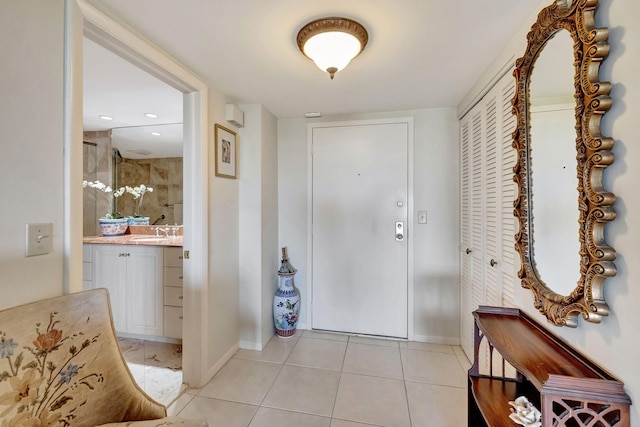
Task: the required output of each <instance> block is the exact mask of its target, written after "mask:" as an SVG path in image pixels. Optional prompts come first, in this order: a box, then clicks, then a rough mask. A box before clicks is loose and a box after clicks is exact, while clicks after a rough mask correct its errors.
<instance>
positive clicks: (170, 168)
mask: <svg viewBox="0 0 640 427" xmlns="http://www.w3.org/2000/svg"><path fill="white" fill-rule="evenodd" d="M117 169H118V186H119V187H123V186H127V185H128V186H130V187H137V186H139V185H140V184H144V185H146V186H147V187H152V188H153V192H151V193H146V194H145V195H144V196H143V197H144V198H143V201H142V205H141V208H140V212H139V214H140V215H142V216H148V217H149V222H150V223H151V224H153V223H154V222H155V223H157V224H159V225H163V224H182V158H181V157H170V158H161V159H122V160H120V161H119V162H118V165H117ZM134 210H135V199H134V198H133V196H132V195H131V194H125V195H123V196H122V197H120V198H119V199H118V211H119V212H120V213H121V214H122V215H124V216H129V215H133V213H134ZM162 215H164V218H162Z"/></svg>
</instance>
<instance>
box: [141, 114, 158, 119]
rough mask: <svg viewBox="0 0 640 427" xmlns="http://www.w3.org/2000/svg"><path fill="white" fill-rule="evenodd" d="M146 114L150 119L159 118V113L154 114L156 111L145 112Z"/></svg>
mask: <svg viewBox="0 0 640 427" xmlns="http://www.w3.org/2000/svg"><path fill="white" fill-rule="evenodd" d="M144 115H145V116H146V117H149V118H150V119H157V118H158V115H157V114H154V113H144Z"/></svg>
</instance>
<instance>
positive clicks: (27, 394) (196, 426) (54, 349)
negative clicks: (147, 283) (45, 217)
mask: <svg viewBox="0 0 640 427" xmlns="http://www.w3.org/2000/svg"><path fill="white" fill-rule="evenodd" d="M166 415H167V411H166V408H165V407H164V406H163V405H161V404H159V403H157V402H155V401H154V400H152V399H151V398H150V397H149V396H147V395H146V394H145V393H144V392H143V391H142V390H141V389H140V388H139V387H138V385H137V384H136V383H135V381H134V380H133V377H132V376H131V374H130V372H129V369H128V368H127V365H126V363H125V361H124V359H123V357H122V353H121V352H120V348H119V346H118V342H117V339H116V335H115V332H114V328H113V322H112V319H111V307H110V305H109V298H108V294H107V291H106V290H105V289H95V290H91V291H86V292H79V293H76V294H70V295H65V296H61V297H57V298H51V299H48V300H43V301H39V302H35V303H31V304H26V305H22V306H19V307H14V308H10V309H7V310H2V311H0V426H2V427H8V426H12V427H13V426H29V427H45V426H56V427H58V426H73V427H75V426H101V425H108V426H110V427H111V426H131V427H134V426H135V427H152V426H173V425H175V426H184V427H206V426H207V423H206V422H202V421H191V420H185V419H180V418H174V417H166Z"/></svg>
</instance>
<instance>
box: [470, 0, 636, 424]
mask: <svg viewBox="0 0 640 427" xmlns="http://www.w3.org/2000/svg"><path fill="white" fill-rule="evenodd" d="M549 3H550V2H548V1H545V2H541V3H540V8H543V7H545V6H546V5H547V4H549ZM639 14H640V2H638V1H637V0H615V1H613V0H600V2H599V7H598V12H597V16H596V25H598V26H599V27H608V28H609V44H610V46H611V50H610V53H609V56H608V58H607V59H606V60H605V61H604V63H603V64H602V66H601V67H600V79H601V80H603V81H610V82H611V83H612V85H613V87H612V91H611V97H612V99H613V106H612V108H611V110H609V112H608V113H607V114H606V115H605V116H604V118H603V119H602V123H601V129H602V134H603V135H605V136H610V137H612V138H614V140H615V146H614V148H613V153H614V155H615V162H614V164H613V165H611V166H610V167H609V168H607V170H606V171H605V174H604V185H605V188H606V189H608V190H610V191H613V193H614V194H615V195H616V197H617V201H616V203H615V205H614V208H615V210H616V213H617V218H616V219H615V221H614V222H613V223H610V224H608V225H607V227H606V230H605V238H606V241H607V243H608V244H609V245H611V246H612V247H613V248H615V250H616V251H617V253H618V255H617V259H616V261H615V263H616V266H617V270H618V272H617V275H616V276H615V277H614V278H611V279H607V281H606V282H605V298H606V301H607V302H608V304H609V307H610V309H611V315H610V316H608V317H605V318H604V319H603V321H602V323H600V324H592V323H588V322H584V321H582V319H580V321H579V324H578V327H577V328H575V329H570V328H559V327H552V326H549V325H548V324H546V323H545V322H544V318H543V317H542V316H541V315H540V314H538V312H537V311H536V310H535V309H534V308H533V298H532V296H531V293H530V292H529V291H527V290H525V289H522V288H520V287H519V286H518V287H517V288H516V295H515V298H516V304H517V305H518V306H519V307H521V308H522V309H524V311H526V312H527V313H528V314H530V315H531V316H533V317H534V318H535V319H537V320H539V321H540V322H541V323H543V324H545V325H546V326H547V327H548V328H549V329H551V330H552V331H553V332H554V333H555V334H557V335H558V336H560V337H562V338H563V339H565V340H566V341H568V342H570V343H571V344H572V345H573V346H575V347H576V348H578V349H579V350H581V351H582V352H584V353H585V354H586V355H587V356H588V357H589V358H591V359H593V360H594V361H596V362H597V363H599V364H600V365H602V366H603V367H604V368H605V369H607V370H608V371H610V372H611V373H613V374H614V375H615V376H617V377H618V378H619V379H620V380H621V381H623V382H624V383H625V389H626V391H627V393H628V394H629V395H630V396H631V399H632V401H634V403H635V405H632V406H631V425H633V426H635V425H640V405H639V402H638V401H639V400H640V365H639V364H638V363H637V361H638V360H639V359H640V342H639V341H638V330H640V316H638V301H640V287H639V286H637V285H636V281H637V278H638V277H640V263H638V259H639V258H640V246H639V245H638V242H640V219H639V218H640V216H639V215H638V212H640V192H638V182H640V168H638V167H637V165H636V164H635V162H637V161H640V144H638V124H637V121H638V117H640V103H639V102H637V101H636V100H638V99H640V79H638V77H637V75H638V69H640V49H637V48H634V46H635V45H636V41H637V40H640V25H639V24H638V21H637V16H638V15H639ZM535 18H536V17H535V16H532V17H531V19H530V21H529V22H528V23H526V25H524V26H523V27H522V29H521V31H520V33H519V34H517V35H516V36H515V37H514V38H513V40H511V42H510V43H509V46H508V47H507V49H505V51H504V52H503V53H502V54H501V55H500V56H499V59H498V60H496V62H495V63H494V64H493V66H492V67H491V68H489V69H488V70H487V72H486V73H485V74H484V75H483V76H482V78H481V79H480V80H479V82H478V84H477V85H476V86H475V90H474V91H472V92H471V93H469V95H468V96H467V97H466V98H465V102H468V101H469V100H471V99H473V98H474V96H475V95H476V94H477V93H478V92H479V90H480V89H481V88H482V86H483V85H484V83H485V82H486V81H488V80H489V79H490V77H491V76H492V75H493V74H495V72H496V71H497V70H498V69H499V68H500V67H501V66H502V65H503V64H504V61H505V59H506V58H509V57H512V56H514V57H516V58H517V57H520V56H522V54H523V53H524V50H525V48H526V38H525V37H526V33H527V32H528V30H529V28H530V26H531V25H532V24H533V23H534V22H535ZM463 104H464V103H463ZM463 104H461V105H460V109H462V108H464V105H463ZM568 143H572V141H571V142H568Z"/></svg>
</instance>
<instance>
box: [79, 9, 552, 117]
mask: <svg viewBox="0 0 640 427" xmlns="http://www.w3.org/2000/svg"><path fill="white" fill-rule="evenodd" d="M90 1H91V3H92V4H94V5H95V6H97V7H98V8H100V9H102V10H103V11H104V12H105V13H107V14H109V15H111V16H113V17H116V19H119V20H121V21H122V22H124V23H127V24H129V25H130V26H132V27H133V28H134V29H136V30H137V31H138V32H139V33H141V34H142V35H143V36H145V37H146V38H148V39H149V40H151V41H152V42H153V43H155V44H157V45H158V46H161V47H162V48H163V49H164V50H165V51H166V52H168V53H169V54H170V55H172V56H173V57H175V58H176V59H177V60H178V61H180V62H181V63H183V64H184V65H186V66H187V67H188V68H190V69H191V70H192V71H194V72H195V73H196V74H198V75H199V76H200V77H201V78H202V79H203V80H204V81H205V82H207V83H208V84H209V85H210V86H212V87H214V88H217V89H218V90H220V91H221V92H223V93H224V94H226V95H227V96H229V97H231V99H232V100H234V102H235V103H237V104H244V103H246V104H262V105H264V106H265V107H266V108H267V109H268V110H269V111H271V112H272V113H273V114H274V115H275V116H276V117H278V118H290V117H303V116H304V113H305V112H320V113H322V114H323V115H325V116H327V115H335V114H350V113H366V112H381V111H395V110H407V109H416V108H438V107H455V106H457V105H458V103H459V102H460V101H461V100H462V98H463V97H464V95H465V94H466V93H467V92H468V91H469V90H470V89H471V87H472V86H473V84H474V83H475V82H476V80H477V79H478V78H479V76H480V75H481V73H482V72H483V71H484V70H485V69H486V68H487V67H488V66H489V65H490V64H491V62H492V61H493V60H494V58H495V57H496V56H497V55H498V53H499V52H500V51H501V50H502V49H503V48H504V47H505V46H506V44H507V43H508V42H509V40H510V39H511V37H512V35H513V34H514V32H515V31H517V30H518V29H519V28H520V27H521V26H522V25H523V23H524V22H525V21H526V20H527V18H529V17H530V16H531V15H532V14H533V13H535V10H536V8H537V7H538V5H539V4H540V1H539V0H482V1H480V0H447V1H441V0H348V1H345V0H306V1H301V0H271V1H265V0H182V1H176V0H136V1H131V0H90ZM550 3H551V1H550ZM326 16H345V17H348V18H352V19H355V20H357V21H359V22H360V23H362V24H363V25H364V26H365V27H366V28H367V30H368V32H369V43H368V45H367V47H366V49H365V51H364V52H363V53H362V54H361V55H360V56H358V57H357V58H355V59H354V60H353V61H352V63H351V64H350V65H349V66H347V68H345V69H344V70H343V71H341V72H339V73H338V74H336V77H335V79H334V80H331V79H330V78H329V76H328V75H327V74H326V73H324V72H322V71H320V70H319V69H318V68H317V67H316V66H315V65H314V64H313V62H312V61H310V60H309V59H307V58H306V57H305V56H303V55H302V54H301V53H300V51H299V50H298V47H297V45H296V42H295V37H296V34H297V32H298V30H299V29H300V28H301V27H302V26H303V25H304V24H306V23H307V22H308V21H310V20H312V19H316V18H320V17H326ZM91 50H92V49H87V50H86V51H85V58H87V54H89V55H93V53H90V52H91ZM93 50H96V49H93ZM94 53H95V52H94ZM109 55H111V56H115V55H112V54H109ZM107 56H108V55H107ZM105 58H106V56H105ZM103 60H104V61H106V59H100V58H95V59H93V61H94V65H96V67H95V68H92V70H90V71H85V92H86V95H85V112H86V114H85V120H86V126H88V127H87V128H86V129H90V128H92V127H95V128H96V129H97V128H98V127H100V126H105V124H104V123H100V121H99V120H94V117H95V116H97V115H99V114H108V115H113V116H117V118H118V120H122V123H124V124H119V125H118V126H130V125H140V124H144V123H146V122H144V121H139V120H138V117H139V115H140V114H141V113H144V112H147V111H131V107H133V105H135V104H137V101H135V100H141V99H142V100H145V101H148V104H147V105H146V106H144V108H146V109H154V110H155V111H151V112H156V113H158V114H160V119H159V120H160V121H161V122H165V123H166V122H167V121H166V120H167V118H168V117H172V114H176V110H175V106H173V101H169V104H171V105H168V103H165V101H163V100H162V98H163V97H164V96H167V97H168V99H173V98H174V97H175V96H177V97H179V98H180V99H181V96H180V94H179V93H178V92H177V91H175V90H174V89H171V88H169V87H168V86H166V85H164V84H163V83H160V82H159V81H157V83H159V85H160V86H163V88H160V89H158V91H159V92H158V93H156V92H155V91H154V90H153V88H152V86H154V84H150V83H148V82H146V83H143V80H141V77H140V75H139V74H140V73H142V72H140V71H138V72H136V71H135V70H133V69H132V68H135V67H131V66H129V69H126V67H125V68H118V69H117V70H109V69H108V67H107V66H106V65H104V64H101V65H100V66H98V64H99V63H100V62H101V61H103ZM126 65H128V64H125V66H126ZM118 67H121V65H120V66H118ZM100 70H102V71H100ZM105 70H106V72H105ZM101 72H102V74H103V76H102V77H101V78H99V79H96V80H94V81H91V80H92V79H93V77H92V74H93V73H98V74H99V73H101ZM104 74H107V75H104ZM143 74H146V73H143ZM107 80H111V81H112V82H114V83H106V82H107ZM148 84H150V86H147V85H148ZM155 86H157V85H155ZM114 87H118V88H119V89H114ZM160 92H162V94H160ZM172 92H173V93H172ZM124 93H126V98H125V95H124ZM116 98H117V99H118V101H117V102H116V101H114V100H115V99H116ZM98 99H100V101H98V102H96V100H98ZM124 99H126V100H124ZM107 100H110V101H107ZM109 102H111V105H112V106H113V108H115V109H118V111H114V112H112V113H111V112H109V111H98V110H99V109H100V108H101V106H102V105H109ZM92 106H94V107H95V108H97V109H96V110H93V111H86V110H87V109H88V108H90V107H91V108H93V107H92ZM140 108H142V107H140ZM179 108H180V112H179V116H180V117H181V114H182V113H181V108H182V103H181V100H180V101H179ZM165 109H166V110H165ZM87 114H89V115H92V116H93V117H91V118H89V117H87ZM143 118H144V117H143ZM171 120H175V119H173V118H172V119H171ZM178 121H180V120H178ZM114 122H115V120H114ZM112 125H113V124H112ZM106 126H110V125H108V124H107V125H106Z"/></svg>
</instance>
